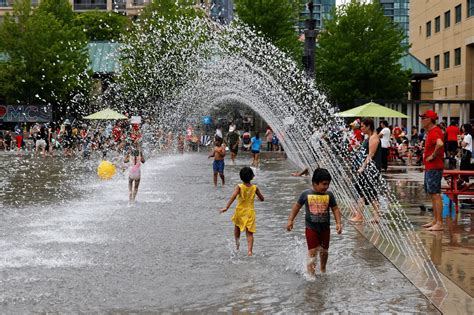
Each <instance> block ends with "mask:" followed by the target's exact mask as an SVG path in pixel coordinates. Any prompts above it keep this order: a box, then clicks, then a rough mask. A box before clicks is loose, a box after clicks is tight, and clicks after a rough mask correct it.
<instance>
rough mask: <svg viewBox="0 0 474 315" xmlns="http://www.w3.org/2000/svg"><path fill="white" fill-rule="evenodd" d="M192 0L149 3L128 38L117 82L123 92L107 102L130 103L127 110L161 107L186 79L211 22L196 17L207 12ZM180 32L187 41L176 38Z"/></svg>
mask: <svg viewBox="0 0 474 315" xmlns="http://www.w3.org/2000/svg"><path fill="white" fill-rule="evenodd" d="M192 3H193V1H189V0H154V1H152V2H151V3H150V4H149V5H148V6H146V7H145V9H144V11H143V12H142V14H141V15H140V16H139V19H138V21H136V22H135V23H134V24H133V26H132V27H131V31H130V32H129V34H127V36H126V37H123V40H124V46H123V47H122V50H121V56H122V71H121V73H120V76H119V77H118V80H117V83H118V84H117V85H116V86H115V88H117V87H119V88H120V90H121V91H120V93H116V92H115V91H113V90H112V91H111V92H110V93H107V95H106V98H107V101H110V102H113V103H123V104H127V105H126V106H128V108H124V109H125V110H131V111H133V110H134V106H138V105H140V107H141V108H146V107H147V106H149V105H150V104H151V105H152V107H153V108H155V109H157V110H158V111H159V110H160V106H157V105H156V104H164V103H165V102H166V101H165V100H166V99H167V98H169V97H170V93H172V92H173V91H175V89H176V88H177V87H178V86H182V85H184V84H185V83H186V82H187V80H188V79H189V74H190V73H189V71H190V70H189V68H190V67H189V64H190V63H192V62H193V61H194V60H196V58H197V55H198V54H200V53H202V51H199V48H197V47H198V46H200V45H201V44H202V43H203V42H205V41H206V40H207V35H208V29H207V28H206V26H205V25H206V24H205V23H204V22H203V21H201V22H200V23H199V22H198V21H197V20H196V19H195V18H196V17H198V16H203V15H204V11H202V10H200V9H197V8H196V7H195V6H192V5H191V4H192ZM176 34H181V35H182V36H183V38H187V39H188V40H183V41H176V40H173V38H175V37H176ZM196 51H198V53H196ZM150 65H153V66H150ZM117 97H122V98H123V99H121V100H118V99H117Z"/></svg>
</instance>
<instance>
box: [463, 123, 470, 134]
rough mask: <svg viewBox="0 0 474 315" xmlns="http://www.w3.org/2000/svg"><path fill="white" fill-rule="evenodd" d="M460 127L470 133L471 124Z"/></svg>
mask: <svg viewBox="0 0 474 315" xmlns="http://www.w3.org/2000/svg"><path fill="white" fill-rule="evenodd" d="M462 129H463V130H464V133H468V134H470V135H472V125H471V124H464V125H462Z"/></svg>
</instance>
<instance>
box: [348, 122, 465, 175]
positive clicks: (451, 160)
mask: <svg viewBox="0 0 474 315" xmlns="http://www.w3.org/2000/svg"><path fill="white" fill-rule="evenodd" d="M437 125H438V127H439V128H440V129H441V131H442V132H443V143H444V148H445V150H444V152H445V156H444V158H445V159H446V162H447V168H449V169H456V168H458V167H459V168H460V169H461V170H468V169H471V162H470V161H471V156H472V125H471V124H469V123H467V124H463V125H461V126H459V125H458V124H457V123H456V121H454V120H453V121H451V123H450V125H449V126H446V123H445V122H440V123H439V124H438V123H437ZM361 126H362V124H361V121H360V119H356V120H355V121H353V122H352V123H351V124H350V129H351V130H352V138H351V142H350V149H356V148H359V147H360V146H361V145H362V143H363V141H364V134H363V132H362V130H361ZM425 130H426V129H425V128H423V127H422V128H421V129H419V128H418V127H417V126H413V127H412V128H411V131H410V132H408V131H407V130H406V128H405V127H403V126H402V127H399V126H398V125H394V126H391V125H389V123H388V122H387V121H386V120H382V121H381V122H380V124H379V126H378V128H377V129H375V133H376V134H377V135H378V137H379V138H380V145H381V161H380V170H381V171H386V170H387V168H388V161H389V160H395V161H399V162H401V163H402V164H405V165H409V166H410V165H416V166H421V165H422V164H423V152H424V149H425V141H426V137H427V132H426V131H425Z"/></svg>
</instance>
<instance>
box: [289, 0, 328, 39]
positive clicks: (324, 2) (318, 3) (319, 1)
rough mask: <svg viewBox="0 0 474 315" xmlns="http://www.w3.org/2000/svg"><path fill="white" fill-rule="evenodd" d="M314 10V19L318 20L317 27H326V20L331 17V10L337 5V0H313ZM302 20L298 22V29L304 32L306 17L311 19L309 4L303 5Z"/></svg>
mask: <svg viewBox="0 0 474 315" xmlns="http://www.w3.org/2000/svg"><path fill="white" fill-rule="evenodd" d="M313 4H314V10H313V19H315V20H316V29H318V30H321V29H323V28H324V20H325V19H329V18H330V17H331V11H332V9H333V8H334V7H335V6H336V0H313ZM301 6H302V8H301V11H300V20H299V22H298V31H299V33H300V34H301V33H303V31H304V29H305V27H306V25H305V21H306V19H309V10H308V6H307V5H306V3H305V4H302V5H301Z"/></svg>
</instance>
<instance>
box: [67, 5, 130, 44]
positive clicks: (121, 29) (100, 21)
mask: <svg viewBox="0 0 474 315" xmlns="http://www.w3.org/2000/svg"><path fill="white" fill-rule="evenodd" d="M74 25H76V26H77V27H78V28H80V29H82V30H83V31H84V32H85V34H86V36H87V38H88V39H89V40H90V41H118V40H119V39H120V36H122V35H123V34H125V33H126V31H127V29H128V27H130V20H129V19H128V18H127V17H126V16H124V15H122V14H118V13H115V12H103V11H88V12H83V13H78V14H77V15H76V16H75V18H74Z"/></svg>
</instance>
